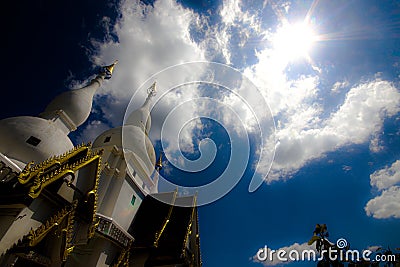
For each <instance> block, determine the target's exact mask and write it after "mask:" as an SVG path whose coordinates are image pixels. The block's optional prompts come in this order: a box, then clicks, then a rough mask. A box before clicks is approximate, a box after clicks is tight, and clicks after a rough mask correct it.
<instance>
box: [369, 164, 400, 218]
mask: <svg viewBox="0 0 400 267" xmlns="http://www.w3.org/2000/svg"><path fill="white" fill-rule="evenodd" d="M370 180H371V186H374V187H376V188H377V189H378V190H379V191H381V194H380V195H379V196H377V197H375V198H373V199H371V200H370V201H368V203H367V204H366V205H365V208H364V209H365V212H366V213H367V215H368V216H373V217H374V218H376V219H383V218H390V217H394V218H400V186H398V184H399V183H400V160H397V161H395V162H394V163H393V164H392V165H391V166H390V167H389V166H386V167H385V168H383V169H381V170H377V171H375V172H374V173H372V174H371V175H370Z"/></svg>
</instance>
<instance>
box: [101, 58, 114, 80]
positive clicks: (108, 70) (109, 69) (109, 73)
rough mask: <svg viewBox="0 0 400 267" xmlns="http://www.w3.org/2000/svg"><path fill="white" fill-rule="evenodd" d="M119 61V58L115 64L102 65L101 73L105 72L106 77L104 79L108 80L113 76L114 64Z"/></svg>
mask: <svg viewBox="0 0 400 267" xmlns="http://www.w3.org/2000/svg"><path fill="white" fill-rule="evenodd" d="M117 63H118V60H115V61H114V63H113V64H111V65H108V66H104V67H102V70H101V72H100V74H103V75H104V76H105V77H104V79H106V80H108V79H110V78H111V76H112V73H113V70H114V66H115V65H116V64H117Z"/></svg>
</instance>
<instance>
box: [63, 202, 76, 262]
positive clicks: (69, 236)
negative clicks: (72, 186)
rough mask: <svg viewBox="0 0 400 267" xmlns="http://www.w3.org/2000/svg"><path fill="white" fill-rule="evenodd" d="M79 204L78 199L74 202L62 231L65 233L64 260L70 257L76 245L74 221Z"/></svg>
mask: <svg viewBox="0 0 400 267" xmlns="http://www.w3.org/2000/svg"><path fill="white" fill-rule="evenodd" d="M77 206H78V201H74V202H73V203H72V209H71V211H70V212H69V214H68V220H67V227H65V228H64V229H63V230H62V232H63V233H64V234H65V246H64V251H63V254H62V255H63V256H62V261H66V260H67V259H68V256H69V254H71V253H72V251H73V250H74V248H75V246H74V244H73V234H74V223H75V220H74V219H75V210H76V207H77Z"/></svg>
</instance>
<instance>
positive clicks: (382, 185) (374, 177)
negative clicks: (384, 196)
mask: <svg viewBox="0 0 400 267" xmlns="http://www.w3.org/2000/svg"><path fill="white" fill-rule="evenodd" d="M370 179H371V186H376V187H377V188H378V189H379V190H383V189H387V188H389V187H391V186H393V185H396V184H398V183H400V160H397V161H395V162H394V163H393V164H392V165H391V166H390V167H388V166H386V167H385V168H383V169H381V170H378V171H375V172H374V173H372V174H371V175H370Z"/></svg>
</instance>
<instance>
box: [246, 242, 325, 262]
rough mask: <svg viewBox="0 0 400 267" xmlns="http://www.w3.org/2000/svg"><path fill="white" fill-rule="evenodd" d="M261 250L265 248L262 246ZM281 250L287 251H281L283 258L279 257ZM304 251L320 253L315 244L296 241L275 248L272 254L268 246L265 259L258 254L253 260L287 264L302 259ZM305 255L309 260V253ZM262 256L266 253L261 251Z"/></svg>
mask: <svg viewBox="0 0 400 267" xmlns="http://www.w3.org/2000/svg"><path fill="white" fill-rule="evenodd" d="M260 250H263V252H265V248H260ZM279 251H285V253H283V252H281V253H282V255H280V258H281V260H280V259H279V258H278V254H279V253H278V252H279ZM303 251H314V252H315V255H318V254H317V251H316V249H315V245H311V246H310V245H308V244H307V243H303V244H299V243H294V244H292V245H290V246H286V247H282V248H279V249H275V253H272V254H271V249H270V248H267V253H268V255H267V258H266V259H265V260H262V261H260V260H259V258H258V257H257V254H256V255H254V256H253V257H252V260H253V262H260V263H262V264H263V265H264V266H276V265H285V264H288V263H291V262H293V261H300V260H302V253H303ZM270 255H272V257H270ZM304 255H305V257H304V259H305V260H307V259H308V255H309V254H307V253H305V254H304ZM260 256H262V257H263V256H264V253H261V254H260ZM317 257H318V256H317Z"/></svg>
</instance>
